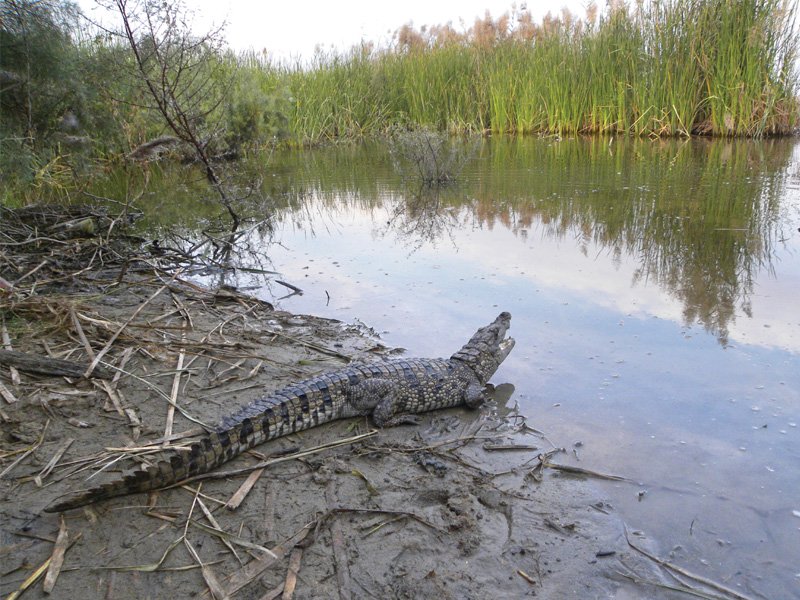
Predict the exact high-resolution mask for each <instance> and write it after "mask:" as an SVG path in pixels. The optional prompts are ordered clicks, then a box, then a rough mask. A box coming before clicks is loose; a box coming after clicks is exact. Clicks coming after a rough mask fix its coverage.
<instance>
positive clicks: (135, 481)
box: [44, 419, 255, 512]
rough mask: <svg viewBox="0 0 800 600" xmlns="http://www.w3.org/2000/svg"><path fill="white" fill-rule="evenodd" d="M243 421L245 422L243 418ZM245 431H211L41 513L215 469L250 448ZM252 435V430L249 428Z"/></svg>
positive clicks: (62, 500)
mask: <svg viewBox="0 0 800 600" xmlns="http://www.w3.org/2000/svg"><path fill="white" fill-rule="evenodd" d="M245 421H249V419H246V420H245ZM243 427H244V428H245V429H247V426H246V425H245V423H244V422H243V423H241V424H239V425H237V426H235V427H232V428H230V429H227V430H225V431H220V432H211V433H209V434H207V435H206V436H204V437H203V438H202V439H201V440H199V441H197V442H195V443H193V444H192V445H191V446H189V450H188V452H187V451H178V450H172V455H171V456H169V458H167V459H164V460H160V461H158V462H157V463H155V464H152V465H149V466H146V467H141V468H137V469H135V470H133V471H129V472H128V473H126V474H124V475H123V476H122V477H121V478H120V479H115V480H113V481H109V482H108V483H104V484H101V485H98V486H96V487H93V488H89V489H87V490H81V491H77V492H74V493H72V494H68V495H66V496H62V497H61V498H58V499H57V500H55V501H54V502H52V503H51V504H49V505H47V506H46V507H45V509H44V510H45V512H61V511H65V510H70V509H73V508H78V507H80V506H85V505H87V504H92V503H94V502H98V501H100V500H105V499H107V498H114V497H117V496H125V495H127V494H136V493H140V492H149V491H151V490H155V489H158V488H162V487H165V486H168V485H173V484H175V483H178V482H179V481H182V480H183V479H186V478H188V477H193V476H195V475H199V474H201V473H207V472H208V471H210V470H212V469H214V468H216V467H218V466H219V465H221V464H222V463H224V462H226V461H228V460H230V459H231V458H233V457H234V456H236V455H237V454H239V453H241V452H242V451H243V450H245V449H246V448H247V447H250V446H251V445H253V442H254V441H255V440H253V439H252V437H251V438H250V439H248V440H247V442H248V443H243V441H240V440H241V438H242V437H245V438H247V436H242V435H240V434H241V431H240V430H241V429H242V428H243ZM250 431H251V432H252V429H250Z"/></svg>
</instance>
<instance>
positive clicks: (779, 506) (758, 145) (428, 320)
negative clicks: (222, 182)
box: [243, 139, 800, 598]
mask: <svg viewBox="0 0 800 600" xmlns="http://www.w3.org/2000/svg"><path fill="white" fill-rule="evenodd" d="M266 171H267V172H268V173H270V174H269V175H268V176H267V177H268V178H270V180H269V181H268V182H267V187H268V188H269V189H268V193H269V194H271V195H272V196H273V197H274V198H276V199H277V200H278V202H279V203H280V204H281V205H282V206H283V208H282V209H281V211H280V213H279V216H278V218H277V225H276V232H275V237H274V241H275V242H279V243H273V244H272V245H271V246H270V247H269V250H268V252H269V255H270V257H271V259H272V261H273V265H274V267H275V268H276V269H277V270H280V271H281V273H282V276H283V278H284V279H285V280H287V281H290V282H291V283H293V284H295V285H298V286H300V287H302V288H303V289H304V291H305V293H304V294H303V295H302V296H292V297H288V298H284V299H282V300H280V301H279V305H280V306H281V307H282V308H285V309H287V310H291V311H296V312H308V313H313V314H317V315H324V316H330V317H335V318H337V319H341V320H343V321H347V322H353V321H354V320H357V319H358V320H361V321H363V322H364V323H366V324H368V325H370V326H372V327H374V328H375V329H376V330H377V331H379V332H380V333H381V335H382V337H383V338H384V340H385V341H386V342H387V343H388V344H390V345H394V346H403V347H406V348H408V349H409V350H410V352H411V353H412V354H415V355H416V354H419V355H442V354H445V355H449V353H450V352H451V351H453V350H454V349H456V348H457V347H459V346H460V345H461V344H462V343H463V342H464V340H465V339H466V338H467V337H468V336H469V335H470V334H471V333H472V332H473V331H474V329H475V328H476V327H478V326H480V325H483V324H485V323H487V322H488V321H490V320H491V319H493V318H494V316H496V314H497V313H498V312H499V311H500V310H508V311H510V312H511V313H512V315H513V322H512V329H513V335H514V337H515V338H516V339H517V346H516V348H515V350H514V352H513V353H512V355H511V356H510V358H509V359H508V360H507V361H506V362H505V364H504V365H503V366H502V368H501V370H500V371H499V372H498V374H497V375H496V377H495V379H494V381H495V382H497V383H500V382H510V383H513V385H514V386H515V388H516V391H515V393H514V395H513V397H512V399H511V403H512V404H513V402H518V403H519V405H520V408H521V411H522V412H523V413H524V414H526V415H528V416H529V417H530V420H529V423H530V424H531V425H532V426H534V427H536V428H537V429H540V430H542V431H544V432H546V433H547V435H548V437H549V439H551V440H553V441H554V443H556V444H557V445H564V446H566V447H567V448H568V449H569V450H570V454H569V458H566V457H565V456H564V455H562V457H560V458H559V460H563V461H565V462H566V461H571V462H572V463H574V464H578V465H580V466H582V467H585V468H588V469H594V470H598V471H604V472H610V473H615V474H619V475H624V476H626V477H629V478H631V479H633V480H635V481H637V482H641V483H640V484H630V483H623V484H620V483H608V482H598V483H597V485H598V486H599V487H601V488H602V490H603V492H604V493H605V494H607V495H608V497H609V498H610V501H611V504H612V505H613V506H614V507H615V509H616V511H617V512H618V513H619V514H620V515H621V516H622V518H623V519H624V520H625V521H626V522H627V523H628V525H629V527H630V528H631V529H635V530H640V531H642V532H644V533H645V534H646V535H647V537H648V538H650V539H655V540H657V545H658V547H659V553H660V554H661V555H662V556H668V555H669V554H670V552H672V555H671V556H672V557H673V559H674V560H675V561H676V562H678V563H679V564H682V565H684V566H686V567H687V568H689V569H691V570H693V571H695V572H697V573H701V574H705V575H706V576H709V577H712V578H714V579H716V580H718V581H725V582H726V583H727V584H728V585H731V586H735V587H739V588H740V589H742V590H743V591H748V592H752V593H758V594H761V595H763V597H771V598H779V597H788V598H791V597H800V429H798V423H800V370H799V369H798V365H799V363H798V358H800V357H799V356H798V354H800V310H799V309H800V301H799V300H798V298H800V233H799V232H798V227H800V145H798V144H797V143H796V142H795V141H773V142H713V143H712V142H708V141H702V140H701V141H691V142H676V141H670V142H651V141H642V140H634V141H620V140H614V141H610V140H609V139H595V140H576V139H565V140H563V141H553V140H534V139H524V140H491V141H488V142H485V143H483V144H482V145H481V146H480V147H479V148H478V149H477V152H476V154H475V156H474V158H473V160H472V161H471V162H470V163H469V164H468V165H467V167H466V169H465V171H464V172H463V173H462V176H461V183H460V185H459V186H458V187H455V188H450V189H447V190H444V191H441V192H439V193H438V194H436V193H431V192H427V193H423V194H419V193H417V190H416V189H415V188H414V187H413V186H409V185H407V184H404V183H403V181H402V180H401V179H400V178H399V177H398V174H397V173H396V171H395V170H394V169H393V168H392V165H391V161H390V160H389V158H388V156H387V154H386V150H385V149H384V148H382V147H380V146H365V147H362V148H356V149H353V148H350V149H342V148H332V149H323V150H317V151H305V152H302V153H301V152H298V153H287V154H284V155H280V156H277V157H273V158H272V162H271V163H270V165H269V166H268V167H266ZM243 283H244V282H243ZM285 291H286V290H285V289H284V288H282V287H280V286H277V285H275V284H272V285H271V286H270V287H268V288H263V289H261V290H259V292H258V293H260V294H262V295H263V296H264V297H266V298H269V299H274V298H276V297H278V296H280V295H281V294H283V293H285ZM577 442H580V443H581V444H578V445H577V446H574V445H575V444H576V443H577ZM573 448H574V452H572V450H573ZM642 492H644V494H643V495H642V494H641V493H642Z"/></svg>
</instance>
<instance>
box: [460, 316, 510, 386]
mask: <svg viewBox="0 0 800 600" xmlns="http://www.w3.org/2000/svg"><path fill="white" fill-rule="evenodd" d="M510 326H511V313H507V312H502V313H500V314H499V315H498V317H497V318H496V319H495V320H494V321H493V322H492V323H490V324H489V325H487V326H486V327H481V328H480V329H478V331H476V332H475V335H473V336H472V339H470V341H469V342H467V343H466V344H465V345H464V347H463V348H461V350H459V351H458V352H456V353H455V354H453V356H451V357H450V360H456V361H459V362H462V363H464V364H466V365H467V366H468V367H469V368H470V369H472V371H473V372H474V373H475V375H476V376H477V377H478V379H479V380H480V382H481V383H482V384H483V383H486V382H487V381H489V379H490V378H491V377H492V375H494V372H495V371H497V367H499V366H500V363H502V362H503V361H504V360H505V358H506V356H508V354H509V352H511V349H512V348H513V347H514V338H510V337H509V338H507V337H506V333H507V332H508V328H509V327H510Z"/></svg>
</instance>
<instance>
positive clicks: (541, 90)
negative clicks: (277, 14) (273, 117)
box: [254, 0, 800, 143]
mask: <svg viewBox="0 0 800 600" xmlns="http://www.w3.org/2000/svg"><path fill="white" fill-rule="evenodd" d="M796 12H797V5H796V2H793V1H791V2H790V1H787V0H737V1H733V0H704V1H701V0H665V1H662V2H657V1H650V2H646V1H643V2H637V3H635V4H634V5H632V6H629V5H627V4H624V3H621V2H611V3H609V8H608V9H607V10H606V12H605V13H604V14H602V15H600V16H598V15H597V10H596V8H595V7H593V6H590V7H589V9H588V10H587V15H586V17H585V18H583V19H578V18H576V17H575V16H573V15H571V14H570V13H568V12H566V11H564V12H562V14H561V15H560V16H559V17H550V16H548V17H547V18H545V20H544V21H543V22H541V23H533V21H532V19H531V18H530V15H529V13H526V12H524V11H523V12H515V13H514V15H512V16H509V15H504V16H503V17H501V18H499V19H497V20H492V18H491V17H490V16H488V15H487V17H486V18H485V19H483V20H478V21H477V22H476V23H475V26H474V27H472V28H471V29H469V30H468V31H466V32H464V33H458V32H456V31H454V30H453V29H452V27H450V26H444V27H433V28H430V29H424V30H422V31H415V30H413V29H412V28H410V27H408V26H406V27H405V28H403V29H401V30H400V31H399V32H398V34H397V36H396V44H395V45H394V46H393V47H392V48H390V49H386V50H380V51H376V50H374V49H372V48H370V47H369V46H366V45H364V46H361V47H358V48H355V49H353V50H351V51H350V52H349V53H344V54H332V55H317V57H316V58H315V61H314V62H313V64H311V65H310V66H309V65H306V66H302V65H294V66H286V65H273V64H260V66H259V67H258V69H256V70H254V75H256V76H260V77H263V78H277V79H278V80H282V81H283V82H284V84H285V85H286V86H287V87H288V88H289V89H290V90H291V94H292V97H293V107H292V109H291V112H292V114H291V115H290V117H289V121H290V126H289V129H290V131H291V134H292V137H293V138H294V140H295V141H296V142H299V143H308V142H316V141H321V140H328V139H335V138H341V137H351V136H352V137H357V136H362V135H366V134H380V133H384V132H386V131H387V130H389V129H391V128H394V127H397V126H398V125H400V126H425V127H435V128H437V129H440V130H445V131H450V132H466V131H482V132H494V133H532V132H536V133H550V134H557V135H564V134H573V133H604V134H634V135H640V136H688V135H693V134H700V135H715V136H752V137H759V136H765V135H774V134H787V133H791V132H793V131H795V130H796V128H797V127H798V125H800V109H799V108H798V100H797V93H798V88H799V87H800V86H798V73H797V71H796V64H797V58H798V54H797V50H798V37H797V36H796V29H795V17H796ZM255 71H258V73H256V72H255Z"/></svg>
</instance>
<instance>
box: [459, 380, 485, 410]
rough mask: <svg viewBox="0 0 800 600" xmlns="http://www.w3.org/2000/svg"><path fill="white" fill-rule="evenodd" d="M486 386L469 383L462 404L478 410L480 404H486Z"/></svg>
mask: <svg viewBox="0 0 800 600" xmlns="http://www.w3.org/2000/svg"><path fill="white" fill-rule="evenodd" d="M486 391H487V390H486V386H483V385H481V384H480V383H478V382H477V381H475V382H473V383H470V384H469V385H468V386H467V389H465V390H464V404H466V405H467V406H468V407H469V408H478V407H479V406H480V405H481V404H483V403H484V402H486V398H487V396H486Z"/></svg>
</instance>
